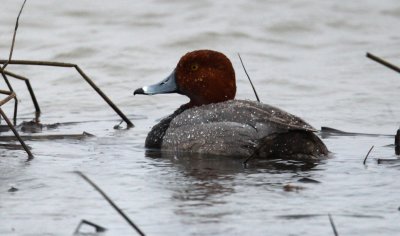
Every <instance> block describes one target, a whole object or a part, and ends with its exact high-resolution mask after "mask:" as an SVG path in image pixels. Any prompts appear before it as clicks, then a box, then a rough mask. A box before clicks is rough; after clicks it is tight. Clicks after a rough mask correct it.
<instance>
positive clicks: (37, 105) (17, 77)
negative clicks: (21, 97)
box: [3, 70, 41, 116]
mask: <svg viewBox="0 0 400 236" xmlns="http://www.w3.org/2000/svg"><path fill="white" fill-rule="evenodd" d="M3 71H4V74H6V75H8V76H11V77H13V78H16V79H19V80H22V81H24V82H25V84H26V87H27V88H28V91H29V94H30V95H31V98H32V102H33V105H34V106H35V111H36V113H37V114H36V116H39V114H40V112H41V111H40V107H39V103H38V102H37V99H36V96H35V93H34V92H33V89H32V86H31V83H30V82H29V79H28V78H26V77H24V76H22V75H18V74H15V73H12V72H10V71H8V70H3Z"/></svg>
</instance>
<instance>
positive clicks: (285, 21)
mask: <svg viewBox="0 0 400 236" xmlns="http://www.w3.org/2000/svg"><path fill="white" fill-rule="evenodd" d="M20 2H22V1H11V0H2V1H1V14H0V58H6V57H7V55H8V50H9V46H10V42H11V38H12V33H13V28H14V23H15V18H16V16H17V13H18V11H19V7H20V4H21V3H20ZM399 23H400V6H399V4H398V1H396V0H392V1H389V0H388V1H385V0H383V1H374V0H367V1H362V3H361V2H360V1H340V2H339V1H316V0H315V1H312V0H300V1H248V0H246V1H245V0H243V1H227V0H225V1H205V0H204V1H202V0H199V1H180V0H175V1H128V0H125V1H122V0H114V1H89V0H80V1H77V0H69V1H50V0H41V1H33V0H29V1H28V3H27V5H26V7H25V10H24V12H23V14H22V16H21V19H20V28H19V32H18V35H17V42H16V46H15V52H14V59H30V60H50V61H60V62H71V63H76V64H79V65H80V67H81V68H82V69H83V70H84V71H85V72H86V73H87V74H88V75H89V76H90V77H91V78H92V79H93V80H94V81H95V82H96V83H97V84H98V85H99V87H100V88H102V89H103V90H104V92H105V93H106V94H107V95H109V96H110V98H111V99H112V100H113V101H114V102H115V103H116V104H117V105H118V106H119V107H120V108H121V110H122V111H123V112H124V113H126V115H127V116H128V117H129V118H130V119H132V121H133V122H134V124H135V126H136V127H135V128H133V129H130V130H125V129H122V130H115V129H113V127H114V125H116V124H118V123H119V117H118V116H117V115H116V114H115V113H114V112H113V111H112V110H111V109H110V108H109V107H108V106H107V104H106V103H105V102H104V101H103V100H102V99H101V98H100V97H99V96H98V95H97V94H96V93H95V92H94V91H93V90H92V89H91V88H90V87H89V86H88V84H87V83H86V82H84V81H83V80H82V79H81V78H80V76H79V74H78V73H76V71H74V70H72V69H62V68H46V67H33V66H9V67H8V69H10V70H12V71H14V72H16V73H17V72H18V73H19V74H22V75H24V76H27V77H29V78H30V79H31V83H32V86H33V88H34V90H35V93H36V95H37V98H38V101H39V103H40V106H41V109H42V111H43V114H42V116H41V121H42V123H43V124H54V123H57V122H59V123H62V124H61V125H60V126H58V127H57V128H55V129H47V130H44V131H42V133H40V134H80V133H82V132H83V131H86V132H89V133H91V134H94V135H95V137H91V138H85V139H83V140H79V139H63V140H36V141H35V140H31V141H27V144H28V145H29V146H30V147H31V148H32V152H33V153H34V155H35V159H34V160H33V161H31V162H25V160H26V154H25V153H24V152H23V151H22V150H19V149H17V150H8V149H4V148H3V149H1V157H0V235H72V234H73V232H74V230H75V228H76V226H77V225H78V223H79V222H80V221H81V219H86V220H89V221H92V222H94V223H97V224H99V225H102V226H104V227H106V228H108V231H107V232H106V235H128V234H130V235H133V234H134V233H135V232H133V230H132V229H131V228H130V227H129V225H128V224H127V223H126V222H124V221H123V219H122V218H121V217H120V216H119V215H118V214H117V213H116V212H115V211H114V210H113V209H112V208H111V207H110V206H109V205H108V204H107V202H106V201H105V200H104V199H103V198H102V197H101V196H100V195H99V194H98V193H97V192H95V191H94V189H93V188H92V187H91V186H89V185H88V184H87V183H86V182H84V181H83V180H82V179H81V178H80V177H79V176H77V175H76V174H74V173H73V171H75V170H80V171H83V172H84V173H86V174H87V175H88V176H89V177H90V178H91V179H93V180H94V181H95V182H96V183H97V184H99V185H100V186H101V187H102V188H103V189H104V191H106V192H107V193H108V194H109V195H110V197H111V198H112V199H113V200H115V202H116V203H117V204H118V205H119V206H120V207H121V208H122V209H123V210H124V211H125V212H126V213H127V214H128V215H129V216H130V217H131V219H132V220H133V221H134V222H135V223H136V224H137V225H139V227H140V228H141V229H142V230H143V231H144V232H145V233H147V234H148V235H232V234H235V235H333V232H332V229H331V226H330V223H329V219H328V216H327V214H328V213H330V214H332V217H333V219H334V221H335V224H336V227H337V229H338V232H339V234H340V235H395V234H397V233H398V232H399V231H400V225H399V218H400V217H399V214H400V212H399V210H398V207H399V206H400V202H399V199H398V196H399V195H400V190H399V189H400V188H399V187H400V186H399V184H398V182H397V179H398V176H399V169H400V166H399V164H377V161H376V159H378V158H396V157H395V155H394V150H393V147H391V146H387V145H389V144H392V143H393V137H390V136H371V137H370V136H324V135H323V136H322V138H323V140H324V142H325V143H326V144H327V146H328V148H329V149H330V150H331V151H332V157H331V158H330V159H327V160H324V161H323V162H322V163H320V164H319V165H316V166H302V165H300V166H297V165H296V164H291V167H290V168H289V167H288V166H287V165H286V164H284V163H272V164H271V163H264V164H263V163H259V162H256V161H255V162H250V163H249V166H248V168H244V167H243V166H242V164H241V160H230V159H226V158H219V159H215V158H196V157H186V156H180V155H178V156H172V157H164V158H155V157H152V155H151V154H149V153H147V154H146V153H145V149H144V147H143V146H144V140H145V137H146V134H147V132H148V131H149V130H150V128H151V126H153V125H154V124H155V123H156V122H157V121H158V120H159V119H161V118H162V117H164V116H166V115H168V114H170V113H171V112H172V111H173V110H175V109H176V108H177V107H178V106H179V105H181V104H183V103H185V102H187V98H185V97H182V96H180V95H159V96H136V97H134V96H133V95H132V92H133V91H134V89H136V88H138V87H141V86H143V85H147V84H153V83H154V82H158V81H160V80H161V79H163V78H165V76H167V75H169V74H170V72H171V71H172V70H173V68H174V66H175V65H176V63H177V61H178V60H179V58H180V56H181V55H183V54H184V53H186V52H187V51H191V50H195V49H201V48H208V49H214V50H218V51H222V52H224V53H225V54H226V55H227V56H228V57H229V58H230V59H231V60H232V63H233V65H234V67H235V69H236V75H237V80H238V83H237V86H238V93H237V97H238V98H240V99H254V95H253V93H252V90H251V87H250V85H249V83H248V82H247V80H246V77H245V74H244V72H243V71H242V69H241V65H240V61H239V59H238V57H237V53H238V52H239V53H241V55H242V57H243V59H244V62H245V64H246V66H247V70H248V71H249V73H250V75H251V77H252V79H253V82H254V84H255V85H256V87H257V90H258V92H259V95H260V98H261V100H262V101H263V102H265V103H268V104H271V105H274V106H278V107H280V108H282V109H284V110H287V111H289V112H291V113H293V114H296V115H297V116H300V117H302V118H304V119H305V120H306V121H308V122H309V123H310V124H312V125H313V126H314V127H317V128H319V127H321V126H330V127H334V128H338V129H342V130H347V131H353V132H366V133H380V134H394V132H395V131H396V130H397V128H398V126H399V120H398V117H399V116H400V107H399V104H398V100H397V99H396V98H397V95H398V94H399V91H400V78H399V75H398V74H396V73H394V72H392V71H390V70H388V69H386V68H384V67H382V66H381V65H378V64H376V63H375V62H372V61H370V60H369V59H367V58H366V57H365V53H366V52H367V51H370V52H372V53H375V54H377V55H379V56H382V57H383V58H385V59H387V60H389V61H391V62H393V63H395V64H400V50H399V40H400V36H399V29H398V26H399ZM12 84H13V86H14V87H15V90H16V92H17V95H18V99H19V101H20V102H19V119H18V123H21V122H22V121H29V120H31V119H32V118H33V116H34V114H33V112H34V107H33V105H32V102H31V100H30V97H29V94H28V92H27V89H26V87H25V84H24V83H23V82H21V81H12ZM0 87H1V89H5V88H6V86H5V84H4V83H2V82H1V84H0ZM4 107H5V109H6V111H7V114H9V116H11V115H12V103H9V104H7V105H6V106H4ZM22 134H23V135H30V133H22ZM1 135H2V136H3V135H10V133H2V134H1ZM12 144H14V143H12ZM15 144H16V143H15ZM372 145H375V148H374V149H373V151H372V152H371V154H370V157H369V159H368V160H367V165H366V166H364V165H363V164H362V161H363V159H364V157H365V155H366V153H367V151H368V150H369V148H370V147H371V146H372ZM146 155H147V156H146ZM302 178H311V179H313V180H316V181H318V182H319V183H308V182H302V181H301V180H302ZM288 184H291V186H294V189H293V188H290V187H288V186H287V185H288ZM11 186H13V187H15V188H17V189H18V191H16V192H9V191H8V190H9V189H10V188H11ZM285 186H286V187H285ZM288 190H293V191H288Z"/></svg>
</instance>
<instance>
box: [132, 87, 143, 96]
mask: <svg viewBox="0 0 400 236" xmlns="http://www.w3.org/2000/svg"><path fill="white" fill-rule="evenodd" d="M136 94H145V93H144V90H143V88H139V89H136V90H135V92H133V95H136Z"/></svg>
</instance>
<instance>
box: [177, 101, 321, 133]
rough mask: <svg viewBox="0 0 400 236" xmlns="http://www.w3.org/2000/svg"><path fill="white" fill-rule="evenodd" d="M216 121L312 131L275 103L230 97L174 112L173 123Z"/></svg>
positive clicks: (189, 123)
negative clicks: (225, 99) (177, 113)
mask: <svg viewBox="0 0 400 236" xmlns="http://www.w3.org/2000/svg"><path fill="white" fill-rule="evenodd" d="M215 122H234V123H237V124H239V125H249V126H253V127H256V128H257V126H262V127H264V128H268V129H274V130H275V131H278V130H281V132H282V131H284V130H304V131H311V132H314V131H316V129H314V128H313V127H312V126H311V125H309V124H308V123H307V122H305V121H304V120H303V119H301V118H299V117H297V116H295V115H292V114H290V113H288V112H286V111H283V110H281V109H279V108H277V107H274V106H270V105H267V104H263V103H260V102H254V101H246V100H231V101H227V102H222V103H215V104H209V105H205V106H201V107H195V108H191V109H188V110H186V111H184V112H182V114H180V115H178V116H176V117H175V118H174V120H173V121H172V122H171V125H172V127H179V126H185V125H199V124H206V123H215Z"/></svg>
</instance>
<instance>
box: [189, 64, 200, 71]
mask: <svg viewBox="0 0 400 236" xmlns="http://www.w3.org/2000/svg"><path fill="white" fill-rule="evenodd" d="M190 68H191V69H192V70H193V71H195V70H197V69H199V65H198V64H192V66H191V67H190Z"/></svg>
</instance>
